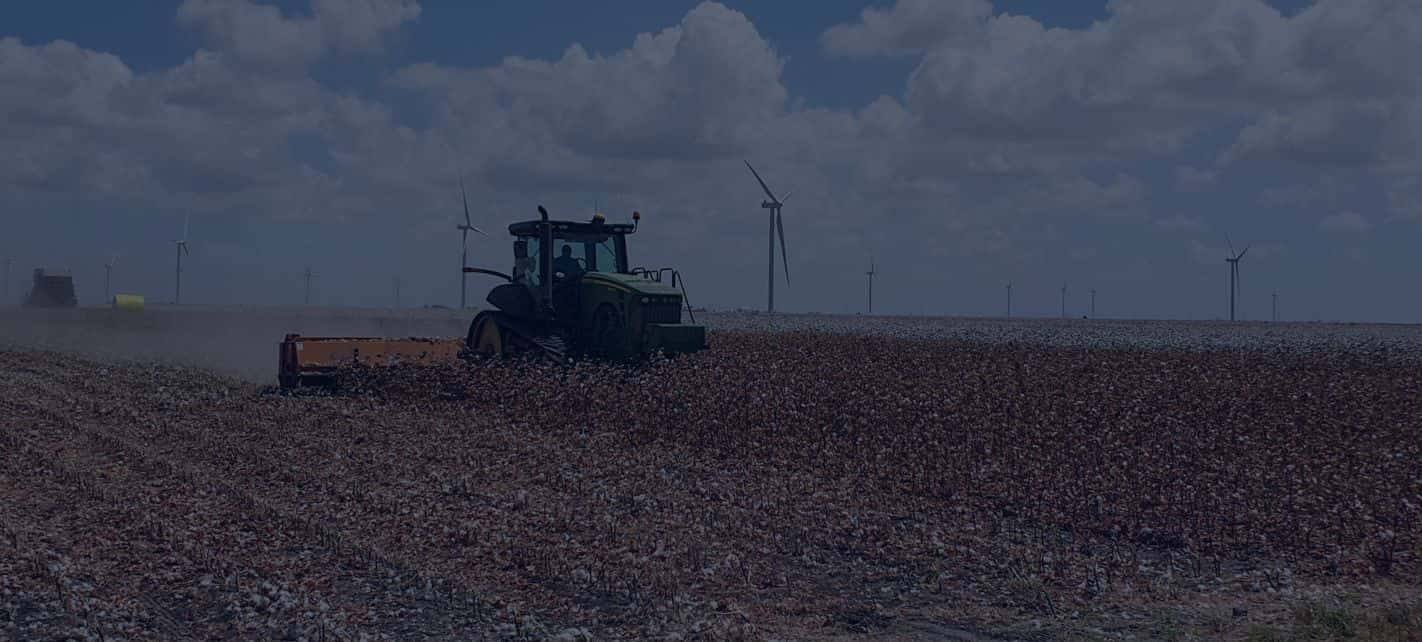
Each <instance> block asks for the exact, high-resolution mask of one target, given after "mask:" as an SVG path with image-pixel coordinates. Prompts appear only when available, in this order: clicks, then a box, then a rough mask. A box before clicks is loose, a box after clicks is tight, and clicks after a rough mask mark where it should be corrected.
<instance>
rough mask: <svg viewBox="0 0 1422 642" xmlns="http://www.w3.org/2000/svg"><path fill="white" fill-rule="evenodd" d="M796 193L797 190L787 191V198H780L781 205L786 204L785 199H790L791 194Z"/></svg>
mask: <svg viewBox="0 0 1422 642" xmlns="http://www.w3.org/2000/svg"><path fill="white" fill-rule="evenodd" d="M794 193H795V192H786V193H785V198H783V199H780V204H781V205H784V204H785V201H788V200H790V196H791V195H792V194H794Z"/></svg>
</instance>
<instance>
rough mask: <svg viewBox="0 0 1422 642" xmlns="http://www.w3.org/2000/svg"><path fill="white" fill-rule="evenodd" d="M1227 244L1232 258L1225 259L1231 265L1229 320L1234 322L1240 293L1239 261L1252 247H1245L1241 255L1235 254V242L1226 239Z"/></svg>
mask: <svg viewBox="0 0 1422 642" xmlns="http://www.w3.org/2000/svg"><path fill="white" fill-rule="evenodd" d="M1225 243H1228V244H1229V253H1230V256H1228V257H1225V263H1228V264H1229V320H1230V321H1233V320H1234V311H1235V307H1236V306H1235V298H1236V297H1237V296H1238V292H1239V260H1240V259H1242V258H1244V255H1245V254H1246V253H1248V252H1249V248H1250V246H1248V245H1246V246H1244V251H1243V252H1240V253H1239V254H1235V253H1234V242H1233V241H1231V240H1229V237H1228V236H1226V237H1225Z"/></svg>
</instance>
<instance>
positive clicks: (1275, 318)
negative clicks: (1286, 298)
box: [1269, 292, 1279, 322]
mask: <svg viewBox="0 0 1422 642" xmlns="http://www.w3.org/2000/svg"><path fill="white" fill-rule="evenodd" d="M1271 312H1272V314H1270V317H1269V318H1270V319H1271V320H1273V321H1275V322H1278V320H1279V293H1278V292H1275V293H1274V305H1273V309H1272V310H1271Z"/></svg>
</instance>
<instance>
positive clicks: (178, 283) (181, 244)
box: [173, 215, 190, 304]
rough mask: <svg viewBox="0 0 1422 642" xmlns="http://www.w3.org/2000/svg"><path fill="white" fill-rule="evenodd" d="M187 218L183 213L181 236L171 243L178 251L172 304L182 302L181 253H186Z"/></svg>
mask: <svg viewBox="0 0 1422 642" xmlns="http://www.w3.org/2000/svg"><path fill="white" fill-rule="evenodd" d="M189 218H190V217H189V216H187V215H184V216H183V237H182V238H180V239H178V240H176V241H173V244H174V245H176V246H177V253H178V266H177V268H176V269H175V270H174V272H173V303H174V304H179V303H182V302H183V255H184V254H187V253H188V219H189Z"/></svg>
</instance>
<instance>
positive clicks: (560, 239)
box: [509, 215, 636, 321]
mask: <svg viewBox="0 0 1422 642" xmlns="http://www.w3.org/2000/svg"><path fill="white" fill-rule="evenodd" d="M545 228H547V229H546V232H547V233H546V234H545ZM635 231H636V226H634V225H628V224H615V223H614V224H610V223H607V222H606V220H605V219H604V218H603V217H602V215H597V216H595V217H594V218H593V219H592V220H591V221H588V222H575V221H548V222H547V223H545V222H543V221H524V222H520V223H514V224H512V225H510V226H509V233H510V234H512V235H513V237H514V270H513V277H514V278H513V281H514V283H515V284H517V285H521V286H523V287H524V288H525V289H527V290H528V291H529V292H530V294H532V295H533V296H534V298H535V299H540V298H542V299H546V300H547V301H548V303H549V305H548V306H546V307H545V309H543V310H542V311H543V312H544V313H546V314H548V315H549V316H551V317H552V318H554V319H562V320H566V321H573V320H576V317H577V311H578V309H579V298H580V297H579V294H580V293H581V286H582V283H583V277H584V276H587V275H589V274H597V273H605V274H628V273H629V268H628V263H627V235H628V234H631V233H633V232H635ZM540 293H541V294H542V296H540Z"/></svg>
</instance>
